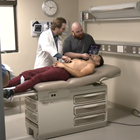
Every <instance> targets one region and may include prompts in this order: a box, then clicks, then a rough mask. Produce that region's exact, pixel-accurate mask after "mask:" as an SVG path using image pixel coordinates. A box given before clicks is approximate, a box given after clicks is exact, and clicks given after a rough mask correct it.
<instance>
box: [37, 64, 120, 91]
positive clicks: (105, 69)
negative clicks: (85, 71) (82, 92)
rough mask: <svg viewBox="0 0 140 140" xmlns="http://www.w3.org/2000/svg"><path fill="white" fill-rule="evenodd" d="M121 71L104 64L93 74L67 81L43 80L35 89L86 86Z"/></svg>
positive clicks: (114, 75) (111, 76)
mask: <svg viewBox="0 0 140 140" xmlns="http://www.w3.org/2000/svg"><path fill="white" fill-rule="evenodd" d="M120 73H121V70H120V69H119V68H118V67H116V66H112V65H107V64H104V65H103V66H102V67H99V68H96V69H95V72H94V73H93V74H91V75H88V76H84V77H80V78H70V79H68V80H67V81H63V80H60V81H51V82H42V83H39V84H37V85H35V86H34V89H35V90H36V91H45V90H52V89H64V88H74V87H79V86H85V85H88V84H92V83H95V82H100V81H102V80H107V79H109V78H113V77H116V76H118V75H120Z"/></svg>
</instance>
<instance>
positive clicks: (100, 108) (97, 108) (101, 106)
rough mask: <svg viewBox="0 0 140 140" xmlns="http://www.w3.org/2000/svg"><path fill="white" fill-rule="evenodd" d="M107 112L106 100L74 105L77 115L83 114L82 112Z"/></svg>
mask: <svg viewBox="0 0 140 140" xmlns="http://www.w3.org/2000/svg"><path fill="white" fill-rule="evenodd" d="M105 112H106V103H105V102H103V103H96V104H89V105H83V106H76V107H74V114H75V115H82V114H87V113H92V114H93V113H105Z"/></svg>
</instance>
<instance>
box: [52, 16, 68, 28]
mask: <svg viewBox="0 0 140 140" xmlns="http://www.w3.org/2000/svg"><path fill="white" fill-rule="evenodd" d="M62 23H65V24H66V20H65V19H64V18H62V17H58V18H56V19H54V20H53V22H52V25H51V30H55V28H56V27H58V28H59V29H60V28H61V27H62Z"/></svg>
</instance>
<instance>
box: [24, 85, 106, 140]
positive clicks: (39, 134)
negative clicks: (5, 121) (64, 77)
mask: <svg viewBox="0 0 140 140" xmlns="http://www.w3.org/2000/svg"><path fill="white" fill-rule="evenodd" d="M54 93H55V96H52V94H53V95H54ZM25 105H26V109H25V119H26V128H27V132H28V134H30V135H34V138H35V140H45V139H47V138H52V137H57V136H62V135H65V134H71V133H75V132H80V131H85V130H89V129H94V128H98V127H103V126H106V122H107V86H106V85H105V84H91V85H87V86H83V87H77V88H74V89H60V90H57V91H56V90H55V91H53V90H51V91H50V90H49V91H42V92H39V93H38V95H37V96H30V97H26V98H25Z"/></svg>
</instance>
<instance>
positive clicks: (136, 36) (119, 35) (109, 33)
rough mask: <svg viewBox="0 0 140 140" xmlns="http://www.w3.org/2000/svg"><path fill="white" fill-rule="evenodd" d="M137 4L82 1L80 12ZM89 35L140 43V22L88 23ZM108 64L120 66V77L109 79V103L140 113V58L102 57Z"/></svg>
mask: <svg viewBox="0 0 140 140" xmlns="http://www.w3.org/2000/svg"><path fill="white" fill-rule="evenodd" d="M130 2H136V1H135V0H113V1H112V0H107V1H102V0H87V1H86V2H85V0H79V11H85V10H88V9H89V8H90V7H91V6H102V5H112V4H121V3H130ZM86 32H87V33H89V34H91V35H92V36H93V38H94V39H95V40H104V41H119V42H121V41H122V42H137V43H140V20H137V21H119V22H118V21H113V22H98V23H93V22H88V23H87V24H86ZM103 57H104V59H105V63H106V64H111V65H115V66H118V67H119V68H120V69H121V72H122V74H121V76H120V77H118V78H114V79H111V80H108V81H107V82H106V83H107V85H108V100H109V101H111V102H115V103H117V104H121V105H124V106H126V107H130V108H136V109H138V110H140V74H139V70H140V57H129V56H117V55H111V54H110V55H109V54H103Z"/></svg>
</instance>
